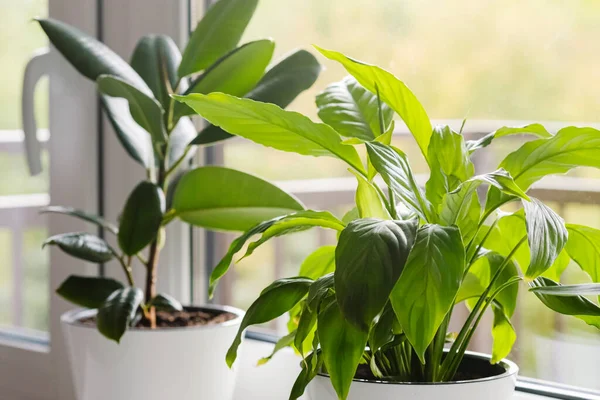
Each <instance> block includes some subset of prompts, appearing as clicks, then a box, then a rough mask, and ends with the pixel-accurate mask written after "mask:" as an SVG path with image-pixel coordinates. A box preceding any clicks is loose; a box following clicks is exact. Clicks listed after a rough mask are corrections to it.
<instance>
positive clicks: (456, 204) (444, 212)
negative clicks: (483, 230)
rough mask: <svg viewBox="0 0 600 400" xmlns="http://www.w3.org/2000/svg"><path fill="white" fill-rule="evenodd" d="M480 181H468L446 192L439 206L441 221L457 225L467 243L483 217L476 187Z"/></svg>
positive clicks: (448, 224) (449, 224) (447, 224)
mask: <svg viewBox="0 0 600 400" xmlns="http://www.w3.org/2000/svg"><path fill="white" fill-rule="evenodd" d="M477 186H479V182H478V181H472V180H471V181H467V182H464V183H463V184H462V185H460V186H459V187H458V189H456V190H455V191H453V192H450V193H446V194H445V195H444V197H443V198H442V203H441V204H440V206H439V215H440V223H441V224H442V225H446V226H452V225H456V226H458V229H460V234H461V236H462V238H463V241H464V242H465V243H469V242H470V241H471V239H473V236H474V235H475V233H476V232H477V225H478V224H479V220H480V217H481V204H479V197H478V196H477V192H476V191H475V189H476V188H477Z"/></svg>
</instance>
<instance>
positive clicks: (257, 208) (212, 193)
mask: <svg viewBox="0 0 600 400" xmlns="http://www.w3.org/2000/svg"><path fill="white" fill-rule="evenodd" d="M208 188H210V190H207V189H208ZM172 207H173V209H174V210H175V213H176V216H177V217H179V218H180V219H182V220H183V221H185V222H187V223H190V224H192V225H195V226H202V227H205V228H210V229H225V230H234V231H244V230H247V229H250V228H251V227H253V226H254V225H256V224H258V223H260V222H262V221H265V220H268V219H271V218H274V217H278V216H280V215H285V214H290V213H293V212H295V211H299V210H302V209H303V208H304V207H303V206H302V204H301V203H300V202H299V201H298V200H297V199H296V198H295V197H293V196H291V195H289V194H287V193H286V192H284V191H283V190H281V189H279V188H278V187H277V186H275V185H273V184H271V183H269V182H267V181H265V180H262V179H260V178H258V177H256V176H254V175H250V174H246V173H244V172H240V171H236V170H233V169H229V168H223V167H215V166H208V167H200V168H196V169H193V170H191V171H189V172H187V173H186V174H185V175H184V176H183V177H182V178H181V180H180V181H179V183H178V185H177V189H176V190H175V194H174V195H173V206H172Z"/></svg>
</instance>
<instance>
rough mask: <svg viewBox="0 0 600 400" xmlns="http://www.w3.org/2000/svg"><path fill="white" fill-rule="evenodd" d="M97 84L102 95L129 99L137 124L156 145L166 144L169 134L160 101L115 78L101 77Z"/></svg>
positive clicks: (130, 110)
mask: <svg viewBox="0 0 600 400" xmlns="http://www.w3.org/2000/svg"><path fill="white" fill-rule="evenodd" d="M96 84H97V86H98V91H99V92H100V93H103V94H105V95H107V96H111V97H121V98H124V99H127V102H128V104H129V112H130V113H131V116H132V117H133V119H134V120H135V122H137V124H138V125H139V126H141V127H142V128H144V130H146V131H147V132H148V133H150V136H152V140H153V141H154V142H155V143H165V141H166V139H167V133H166V132H165V128H164V125H163V115H164V110H163V109H162V107H161V105H160V103H159V102H158V101H156V100H155V99H154V98H150V97H148V96H147V95H145V94H144V93H142V92H140V91H139V90H138V89H136V88H135V87H134V86H132V85H130V84H128V83H127V82H126V81H124V80H121V79H119V78H117V77H115V76H110V75H101V76H100V77H98V80H97V81H96Z"/></svg>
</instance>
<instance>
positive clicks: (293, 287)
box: [226, 277, 313, 367]
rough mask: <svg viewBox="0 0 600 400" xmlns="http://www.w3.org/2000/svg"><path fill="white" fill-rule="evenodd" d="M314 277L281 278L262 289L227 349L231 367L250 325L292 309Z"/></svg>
mask: <svg viewBox="0 0 600 400" xmlns="http://www.w3.org/2000/svg"><path fill="white" fill-rule="evenodd" d="M312 282H313V281H312V279H308V278H303V277H296V278H286V279H280V280H277V281H275V282H273V283H272V284H271V285H270V286H268V287H267V288H266V289H265V290H263V291H262V293H261V294H260V296H259V297H258V299H256V300H255V301H254V303H252V305H251V306H250V308H248V311H246V315H244V319H243V320H242V323H241V325H240V328H239V330H238V333H237V335H236V337H235V339H234V341H233V343H232V344H231V347H230V348H229V350H228V351H227V357H226V359H227V365H229V367H231V366H232V365H233V363H234V361H235V359H236V358H237V350H238V347H239V346H240V344H241V342H242V334H243V333H244V330H245V329H246V328H247V327H249V326H250V325H256V324H262V323H265V322H268V321H271V320H273V319H275V318H277V317H279V316H281V315H283V314H284V313H286V312H287V311H289V310H291V309H292V307H294V306H295V305H296V304H297V303H298V302H299V301H300V300H302V298H303V297H304V296H306V293H307V292H308V288H309V286H310V284H311V283H312Z"/></svg>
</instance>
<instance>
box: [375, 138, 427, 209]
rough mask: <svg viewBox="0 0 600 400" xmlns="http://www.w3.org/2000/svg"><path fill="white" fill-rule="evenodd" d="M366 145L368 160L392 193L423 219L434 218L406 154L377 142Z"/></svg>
mask: <svg viewBox="0 0 600 400" xmlns="http://www.w3.org/2000/svg"><path fill="white" fill-rule="evenodd" d="M366 145H367V152H368V154H369V160H371V162H372V163H373V166H374V167H375V169H376V170H377V172H379V173H380V174H381V177H382V178H383V180H384V181H385V183H386V184H387V185H388V187H390V188H391V189H392V190H393V191H394V194H395V195H396V196H398V198H399V199H400V200H402V201H403V202H404V204H405V205H406V206H407V207H408V208H409V209H410V210H412V211H414V212H415V213H417V214H418V215H419V216H420V217H421V218H423V219H424V220H425V221H431V220H434V219H435V218H436V217H435V213H434V211H433V208H432V205H431V203H430V202H429V201H428V200H427V199H426V198H425V195H424V194H423V191H422V189H421V188H420V187H419V185H418V184H417V182H416V181H415V178H414V176H413V174H412V171H411V169H410V165H409V164H408V159H407V157H406V154H404V153H403V152H402V151H400V150H399V149H397V148H395V147H393V146H386V145H385V144H382V143H378V142H369V143H366Z"/></svg>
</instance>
